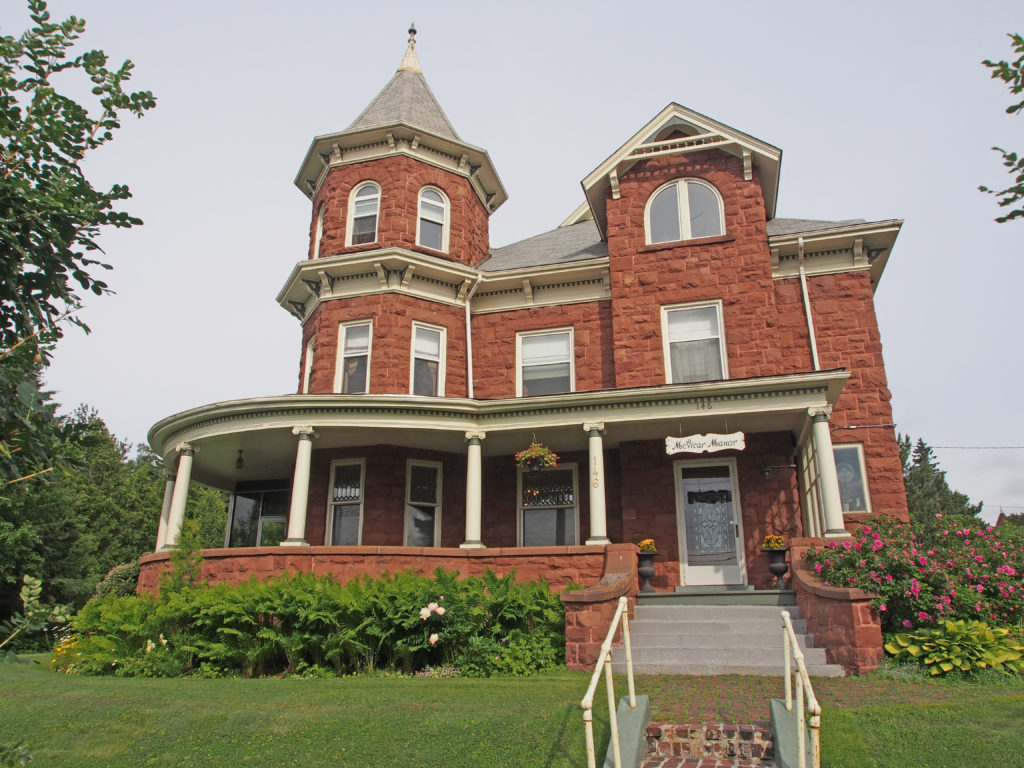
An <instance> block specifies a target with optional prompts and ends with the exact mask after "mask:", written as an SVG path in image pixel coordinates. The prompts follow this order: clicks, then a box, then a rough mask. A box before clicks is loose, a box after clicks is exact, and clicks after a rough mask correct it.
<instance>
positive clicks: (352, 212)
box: [345, 179, 384, 248]
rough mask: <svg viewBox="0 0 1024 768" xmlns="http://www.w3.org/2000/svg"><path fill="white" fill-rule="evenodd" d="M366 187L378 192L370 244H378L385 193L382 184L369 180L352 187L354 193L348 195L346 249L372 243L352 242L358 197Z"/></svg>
mask: <svg viewBox="0 0 1024 768" xmlns="http://www.w3.org/2000/svg"><path fill="white" fill-rule="evenodd" d="M366 187H375V188H376V190H377V213H376V214H375V216H374V226H373V240H371V241H370V243H376V242H377V238H378V233H379V232H380V209H381V205H380V204H381V199H382V198H383V196H384V193H383V192H382V191H381V188H380V184H378V183H377V182H376V181H373V180H372V179H367V180H366V181H361V182H359V183H358V184H356V185H355V186H354V187H352V191H351V192H349V193H348V211H347V212H346V214H345V247H346V248H348V247H350V246H352V245H370V243H353V242H352V225H353V222H354V221H355V216H356V195H357V194H359V191H360V190H362V189H365V188H366Z"/></svg>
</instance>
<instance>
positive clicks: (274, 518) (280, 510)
mask: <svg viewBox="0 0 1024 768" xmlns="http://www.w3.org/2000/svg"><path fill="white" fill-rule="evenodd" d="M289 496H290V494H289V491H245V492H242V493H236V494H235V495H234V498H233V499H232V502H231V527H230V529H229V531H228V542H227V544H228V546H229V547H276V546H277V545H278V544H280V543H281V542H282V541H284V537H285V523H286V521H287V519H288V502H289Z"/></svg>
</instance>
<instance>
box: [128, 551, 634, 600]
mask: <svg viewBox="0 0 1024 768" xmlns="http://www.w3.org/2000/svg"><path fill="white" fill-rule="evenodd" d="M619 546H623V545H619ZM625 546H628V548H629V549H630V550H634V549H635V547H633V546H632V545H625ZM635 563H636V560H635V558H634V566H633V570H634V573H635V571H636V565H635ZM169 566H170V560H169V556H168V554H167V553H166V552H156V553H153V554H151V555H146V556H145V557H143V558H142V564H141V567H140V571H139V586H138V591H139V592H154V593H155V592H156V590H157V588H158V587H159V583H160V582H159V579H160V573H161V572H162V571H163V570H165V569H166V568H168V567H169ZM435 568H443V569H445V570H447V571H457V572H458V573H460V574H461V575H463V576H479V575H481V574H483V572H484V571H485V570H486V569H487V568H490V569H491V570H492V571H494V573H496V574H497V575H499V576H504V575H506V574H507V573H509V572H510V571H512V570H515V571H516V575H517V578H519V579H521V580H523V581H529V580H532V579H541V578H543V579H545V580H546V581H547V582H548V584H550V585H551V588H552V589H553V590H555V591H558V590H561V589H564V588H565V587H567V586H568V585H569V584H570V583H571V582H575V583H578V584H585V585H586V584H596V583H597V582H598V581H599V580H600V579H601V576H602V574H603V573H604V568H605V548H604V547H600V546H590V547H588V546H577V547H517V548H511V547H510V548H504V549H490V548H488V549H475V550H467V549H454V548H452V549H444V548H438V549H427V548H420V547H245V548H233V549H204V550H203V568H202V579H203V580H206V581H209V582H210V583H211V584H240V583H242V582H244V581H247V580H248V579H249V578H251V577H253V576H255V577H256V579H257V580H259V581H263V580H266V579H269V578H271V577H274V576H280V575H281V574H282V573H284V572H286V571H291V572H293V573H314V574H318V575H323V574H328V573H329V574H331V575H333V576H334V577H335V578H336V579H337V580H338V581H339V582H341V583H345V582H347V581H350V580H351V579H353V578H355V577H356V576H359V575H360V574H366V575H368V576H374V577H376V576H381V575H383V574H384V573H395V572H396V571H404V570H412V571H415V572H417V573H421V574H423V575H425V576H429V575H431V574H433V572H434V569H435ZM633 591H634V592H635V591H636V590H635V589H634V590H633Z"/></svg>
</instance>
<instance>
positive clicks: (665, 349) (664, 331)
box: [661, 299, 729, 384]
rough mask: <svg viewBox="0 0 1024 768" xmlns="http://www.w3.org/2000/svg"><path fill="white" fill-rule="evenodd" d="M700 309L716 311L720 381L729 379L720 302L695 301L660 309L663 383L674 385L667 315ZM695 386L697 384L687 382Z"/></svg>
mask: <svg viewBox="0 0 1024 768" xmlns="http://www.w3.org/2000/svg"><path fill="white" fill-rule="evenodd" d="M702 307H715V308H716V309H717V310H718V342H719V344H718V346H719V348H718V352H719V354H720V355H721V356H722V380H726V379H728V378H729V355H728V354H727V353H726V348H725V313H724V312H723V311H722V300H721V299H712V300H711V301H695V302H692V303H689V304H670V305H667V306H664V307H662V308H661V354H662V357H663V358H664V363H665V383H666V384H676V383H679V382H674V381H672V356H671V354H670V352H669V349H670V342H669V338H668V315H669V312H675V311H677V310H687V309H700V308H702ZM688 383H691V384H695V383H697V382H688Z"/></svg>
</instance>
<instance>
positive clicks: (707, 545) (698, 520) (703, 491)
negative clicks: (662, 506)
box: [674, 459, 747, 586]
mask: <svg viewBox="0 0 1024 768" xmlns="http://www.w3.org/2000/svg"><path fill="white" fill-rule="evenodd" d="M674 470H675V485H676V516H677V520H678V530H679V557H680V570H681V573H680V577H681V579H682V582H683V584H684V585H686V586H699V585H725V584H746V582H747V572H746V563H745V558H744V556H743V527H742V518H741V516H740V501H739V491H738V488H737V484H736V461H735V459H709V460H697V461H677V462H676V463H675V465H674Z"/></svg>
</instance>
